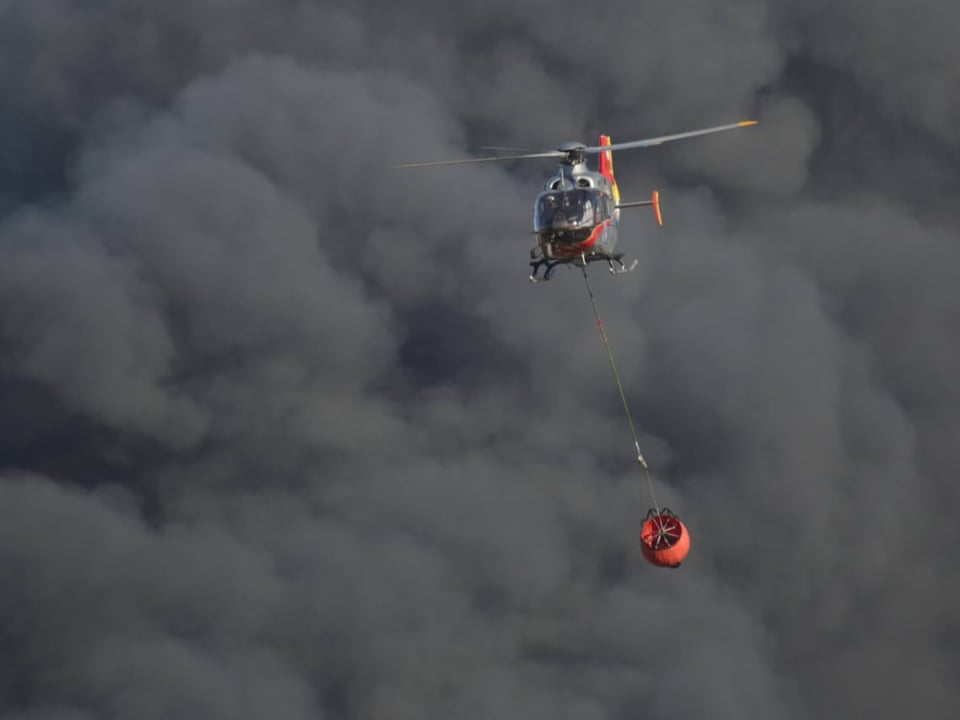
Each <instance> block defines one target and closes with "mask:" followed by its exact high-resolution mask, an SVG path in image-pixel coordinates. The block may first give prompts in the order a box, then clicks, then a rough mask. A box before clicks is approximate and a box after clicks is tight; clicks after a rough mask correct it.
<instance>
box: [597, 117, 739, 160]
mask: <svg viewBox="0 0 960 720" xmlns="http://www.w3.org/2000/svg"><path fill="white" fill-rule="evenodd" d="M756 124H757V121H756V120H743V121H741V122H738V123H733V124H732V125H718V126H716V127H711V128H705V129H703V130H691V131H690V132H685V133H677V134H676V135H661V136H660V137H654V138H647V139H646V140H632V141H630V142H622V143H615V144H613V145H595V146H593V147H588V148H584V149H583V150H581V151H580V152H582V153H587V154H591V155H594V154H596V153H599V152H603V151H605V150H630V149H631V148H642V147H650V146H652V145H659V144H660V143H665V142H669V141H670V140H682V139H684V138H691V137H696V136H697V135H708V134H710V133H716V132H723V131H724V130H735V129H736V128H742V127H748V126H750V125H756Z"/></svg>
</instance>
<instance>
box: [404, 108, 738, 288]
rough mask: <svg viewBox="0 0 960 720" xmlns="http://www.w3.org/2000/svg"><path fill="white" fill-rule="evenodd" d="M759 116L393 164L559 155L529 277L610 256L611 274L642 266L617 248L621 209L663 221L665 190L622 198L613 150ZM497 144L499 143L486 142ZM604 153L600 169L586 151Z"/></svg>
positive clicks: (542, 197)
mask: <svg viewBox="0 0 960 720" xmlns="http://www.w3.org/2000/svg"><path fill="white" fill-rule="evenodd" d="M756 124H757V121H756V120H741V121H740V122H736V123H732V124H729V125H718V126H715V127H709V128H704V129H701V130H691V131H689V132H682V133H677V134H674V135H662V136H660V137H653V138H646V139H644V140H631V141H628V142H622V143H616V144H611V142H610V136H609V135H600V144H599V145H593V146H587V145H585V144H584V143H582V142H567V143H563V144H562V145H560V146H559V147H557V148H556V149H554V150H547V151H543V152H531V153H522V154H513V155H495V156H492V157H480V158H466V159H460V160H438V161H432V162H420V163H407V164H403V165H394V166H393V168H395V169H402V168H419V167H434V166H438V165H461V164H466V163H479V162H494V161H507V160H531V159H549V158H553V159H556V160H558V161H559V168H558V170H557V172H556V174H555V175H553V176H552V177H551V178H550V179H548V180H547V181H546V183H545V184H544V186H543V189H542V191H541V192H540V193H539V194H538V195H537V198H536V200H535V202H534V212H533V234H534V235H536V236H537V244H536V245H535V246H534V247H533V248H532V249H531V250H530V267H531V273H530V277H529V280H530V282H532V283H536V282H538V281H539V280H540V275H539V273H540V270H541V269H543V271H544V272H543V280H549V279H550V278H551V276H552V275H553V272H554V271H555V270H556V269H557V267H559V266H560V265H567V266H570V265H571V264H575V265H577V266H579V267H583V268H584V269H585V268H586V267H587V266H588V265H589V264H590V263H593V262H606V263H607V264H608V266H609V269H610V273H611V274H615V275H616V274H620V273H627V272H630V271H632V270H633V269H634V268H636V266H637V260H634V261H633V262H632V263H631V264H630V266H627V264H626V263H625V262H624V253H621V252H617V250H616V247H617V241H618V234H619V224H620V211H621V210H622V209H626V208H636V207H652V208H653V211H654V217H655V219H656V221H657V224H658V225H661V226H662V225H663V215H662V213H661V211H660V193H659V192H658V191H657V190H654V191H653V193H652V195H651V198H650V199H649V200H638V201H634V202H621V201H620V189H619V187H618V185H617V180H616V176H615V175H614V172H613V152H614V151H615V150H631V149H634V148H643V147H651V146H654V145H660V144H662V143H665V142H670V141H672V140H682V139H685V138H692V137H697V136H698V135H708V134H710V133H716V132H723V131H725V130H734V129H737V128H742V127H748V126H750V125H756ZM485 149H488V150H493V149H497V148H489V147H488V148H485ZM589 155H599V156H600V158H599V162H598V167H597V169H596V170H590V169H588V168H587V156H589Z"/></svg>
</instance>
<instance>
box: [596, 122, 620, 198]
mask: <svg viewBox="0 0 960 720" xmlns="http://www.w3.org/2000/svg"><path fill="white" fill-rule="evenodd" d="M609 144H610V136H609V135H601V136H600V145H601V146H605V145H609ZM600 174H601V175H603V176H604V177H605V178H606V179H607V180H609V181H610V184H611V185H612V186H613V199H614V202H620V188H619V187H617V179H616V177H615V176H614V174H613V152H612V151H610V150H605V151H603V152H601V153H600Z"/></svg>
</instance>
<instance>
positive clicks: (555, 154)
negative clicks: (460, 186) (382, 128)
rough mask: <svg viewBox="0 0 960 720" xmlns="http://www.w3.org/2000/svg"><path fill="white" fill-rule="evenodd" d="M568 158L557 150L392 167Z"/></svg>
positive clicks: (394, 166)
mask: <svg viewBox="0 0 960 720" xmlns="http://www.w3.org/2000/svg"><path fill="white" fill-rule="evenodd" d="M562 157H566V156H565V155H564V153H562V152H558V151H557V150H550V151H548V152H539V153H525V154H523V155H497V156H496V157H483V158H465V159H462V160H436V161H434V162H423V163H407V164H405V165H392V166H391V167H392V168H393V169H400V168H415V167H434V166H436V165H465V164H467V163H482V162H494V161H499V160H532V159H536V158H562Z"/></svg>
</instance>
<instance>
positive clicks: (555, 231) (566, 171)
mask: <svg viewBox="0 0 960 720" xmlns="http://www.w3.org/2000/svg"><path fill="white" fill-rule="evenodd" d="M609 144H610V138H609V137H608V136H606V135H601V136H600V145H601V146H606V145H609ZM583 147H584V146H583V145H581V144H579V143H568V144H567V145H565V146H562V147H561V148H560V150H561V151H562V152H565V153H566V157H565V158H564V160H563V161H562V162H561V163H560V166H559V168H558V172H557V173H556V174H555V175H554V176H553V177H551V178H550V179H549V180H547V182H546V183H545V184H544V187H543V190H542V191H541V192H540V194H539V195H538V196H537V199H536V202H535V204H534V210H533V231H534V233H535V234H536V236H537V247H536V248H534V250H533V251H532V252H531V257H533V258H534V260H535V262H534V263H531V265H533V266H534V270H536V269H537V267H539V266H540V265H546V266H547V269H548V271H549V270H550V269H551V268H552V267H554V266H555V265H559V264H566V263H570V262H576V263H578V264H586V263H589V262H592V261H595V260H606V261H608V262H611V261H614V260H616V261H618V262H619V259H620V256H619V255H615V254H614V251H615V249H616V246H617V239H618V231H619V225H620V209H619V207H618V203H619V201H620V191H619V189H618V188H617V181H616V178H615V177H614V174H613V154H612V153H611V152H610V151H604V152H601V153H600V162H599V167H598V168H597V170H590V169H589V168H587V164H586V160H585V158H584V156H583V155H582V154H581V153H580V152H579V150H580V149H581V148H583ZM537 258H539V259H537ZM611 267H613V265H612V264H611ZM535 276H536V273H534V275H533V276H531V277H533V278H535Z"/></svg>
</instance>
